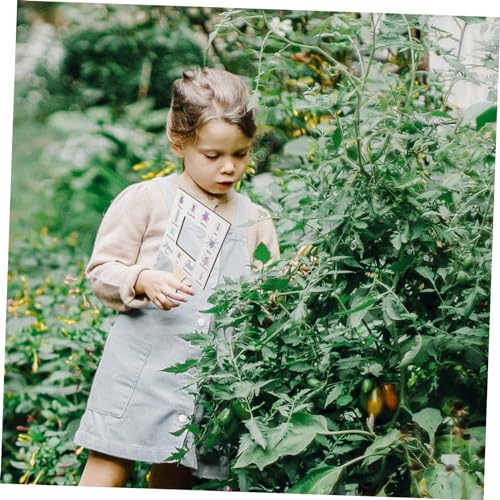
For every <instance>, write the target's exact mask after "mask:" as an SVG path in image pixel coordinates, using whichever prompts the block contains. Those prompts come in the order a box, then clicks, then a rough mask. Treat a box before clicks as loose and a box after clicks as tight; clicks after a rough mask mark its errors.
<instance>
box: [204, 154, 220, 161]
mask: <svg viewBox="0 0 500 500" xmlns="http://www.w3.org/2000/svg"><path fill="white" fill-rule="evenodd" d="M205 157H206V158H208V159H209V160H216V159H217V158H218V157H219V155H207V154H205Z"/></svg>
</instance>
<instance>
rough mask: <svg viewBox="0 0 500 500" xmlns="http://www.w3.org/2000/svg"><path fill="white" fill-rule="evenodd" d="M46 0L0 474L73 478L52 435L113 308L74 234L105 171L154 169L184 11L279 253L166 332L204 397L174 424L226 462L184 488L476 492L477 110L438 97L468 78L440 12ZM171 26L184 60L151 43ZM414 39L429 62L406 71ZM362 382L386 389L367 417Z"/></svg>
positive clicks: (419, 58)
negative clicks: (56, 36)
mask: <svg viewBox="0 0 500 500" xmlns="http://www.w3.org/2000/svg"><path fill="white" fill-rule="evenodd" d="M65 12H66V14H67V15H69V17H70V18H71V19H72V22H74V23H75V25H77V26H79V27H80V28H79V33H78V36H76V35H74V34H72V33H71V30H68V32H67V35H66V36H65V44H66V47H67V53H66V56H65V65H64V68H66V69H67V73H66V77H64V78H61V79H60V82H59V83H58V85H61V86H63V87H64V88H65V89H66V90H64V91H60V90H57V91H56V94H58V93H60V92H62V93H64V92H71V94H68V95H71V96H74V98H75V101H74V103H75V106H74V107H73V108H72V109H70V110H68V109H66V110H65V111H62V112H57V113H51V116H50V117H49V119H48V125H49V127H51V128H52V129H54V130H57V131H61V130H62V131H64V132H65V133H66V134H67V137H66V138H64V140H62V141H58V142H57V143H55V144H54V146H53V147H52V148H51V149H48V150H47V151H46V153H45V155H44V157H45V160H44V166H46V167H47V168H50V169H51V172H53V173H54V172H55V174H56V175H55V177H56V181H55V182H53V183H52V184H50V186H48V189H47V192H46V195H45V196H46V197H44V200H43V202H41V203H40V205H41V206H42V207H43V209H42V210H40V211H39V212H37V213H36V215H35V217H36V220H37V223H38V224H39V225H46V226H48V227H49V229H50V231H49V232H50V234H57V236H58V238H59V239H57V238H54V237H49V236H48V235H47V234H46V232H43V233H42V235H41V236H36V237H32V238H28V239H26V240H24V241H19V240H16V241H13V242H12V244H11V251H10V262H9V290H8V297H9V304H8V323H7V340H6V375H5V395H4V445H3V460H2V464H3V471H2V474H3V476H2V477H3V481H5V482H19V481H20V482H23V483H33V482H38V483H47V484H75V483H76V482H77V480H78V477H79V473H80V472H81V467H82V465H83V460H84V459H85V457H86V452H85V451H81V450H80V449H78V448H76V449H75V447H74V445H73V444H72V443H71V435H72V432H73V430H74V428H75V426H76V425H77V422H78V420H79V418H80V416H81V414H82V412H83V409H84V405H85V401H86V396H87V394H88V390H89V387H90V382H91V380H92V376H93V372H94V370H95V367H96V363H97V361H98V359H99V357H100V353H101V349H102V346H103V341H104V336H105V332H106V331H107V327H108V326H109V322H110V321H111V318H112V316H111V315H110V312H109V311H108V310H106V309H104V308H102V307H101V306H99V305H98V304H97V303H96V302H95V299H91V298H90V297H91V295H90V291H89V290H88V286H87V284H86V282H85V281H84V278H83V274H82V270H83V262H84V257H83V255H86V254H88V251H89V250H90V246H91V243H92V239H93V236H94V235H95V232H96V229H97V225H98V223H99V220H100V218H101V215H102V212H103V211H104V210H105V208H106V207H107V206H108V204H109V202H110V200H111V199H112V197H113V196H114V195H116V194H117V193H118V191H119V190H120V189H121V188H122V187H124V186H125V185H126V184H128V183H130V182H132V181H135V180H138V175H140V176H141V178H150V177H153V176H155V175H166V174H168V173H169V172H171V171H173V169H175V164H174V163H173V162H172V161H171V160H173V158H172V157H170V156H168V155H169V153H166V144H165V137H164V132H163V127H164V120H165V114H166V109H165V108H164V106H166V105H168V101H167V100H166V99H167V97H168V94H169V91H167V90H166V89H167V88H168V86H169V85H170V84H171V81H172V79H173V78H175V77H176V76H178V74H179V72H180V71H181V69H184V67H185V66H188V65H190V64H192V63H193V62H194V61H198V57H199V52H198V49H197V47H195V46H194V45H192V43H191V42H189V41H186V40H190V39H191V38H192V37H191V33H190V32H188V33H187V32H186V23H187V21H186V20H187V19H189V20H190V21H189V22H190V23H191V24H190V25H191V26H194V25H195V24H196V23H199V26H203V27H204V28H203V29H204V30H205V31H206V30H207V26H211V27H212V33H211V34H210V35H209V45H210V48H207V53H206V57H207V60H208V61H209V62H212V63H213V64H216V63H218V62H219V61H222V62H224V64H225V66H226V68H227V69H229V70H232V71H236V72H239V73H243V74H245V75H247V77H248V79H249V81H250V82H251V84H252V89H253V93H252V100H251V102H252V103H253V105H256V106H257V109H258V115H257V117H258V121H259V125H260V131H261V134H260V137H259V140H258V142H257V145H256V148H255V151H254V153H253V157H252V162H251V166H252V167H255V170H254V171H257V173H262V172H266V176H267V177H266V176H262V177H261V176H256V178H255V181H256V182H255V183H249V182H246V181H245V182H243V184H242V190H243V191H245V192H247V193H248V194H249V195H250V196H251V197H252V198H254V199H255V200H256V201H258V202H260V203H262V204H264V205H266V206H267V207H268V208H269V209H270V211H271V213H273V215H274V218H275V221H276V227H277V229H278V233H279V236H280V245H281V249H282V255H283V259H282V260H281V261H279V262H274V263H270V262H269V260H270V253H269V250H268V249H267V248H266V247H265V246H264V245H260V246H259V247H258V248H257V250H256V252H255V258H256V259H257V260H258V261H260V262H261V263H262V264H266V266H265V267H264V269H261V268H260V267H259V269H256V270H255V271H256V272H255V274H254V276H253V277H252V278H251V279H249V280H247V281H244V282H242V283H236V282H228V283H227V284H225V285H224V286H223V287H222V288H221V289H220V290H219V291H218V292H217V293H216V294H215V295H214V296H213V297H212V298H211V306H212V307H211V311H212V312H214V313H215V314H216V329H215V332H214V333H213V334H212V335H208V336H203V335H199V334H197V333H195V332H187V333H184V334H182V337H183V338H185V339H186V340H188V341H190V342H192V343H193V344H195V345H198V346H200V347H201V348H202V352H203V355H202V358H201V360H199V361H198V363H197V368H198V373H199V380H198V384H199V387H200V399H199V404H200V406H202V407H203V409H204V410H205V411H204V415H203V417H202V420H201V421H200V422H197V423H196V425H195V424H194V423H189V424H188V426H189V430H191V431H192V432H194V434H195V437H196V445H197V446H199V449H200V453H201V454H202V455H203V456H204V458H205V460H206V461H208V462H210V461H213V462H217V461H218V460H219V457H220V456H222V455H226V456H228V457H229V460H230V462H229V465H230V475H229V478H228V480H227V481H204V480H200V481H199V482H198V483H197V484H196V486H195V488H196V489H222V488H224V487H225V486H226V485H227V484H229V485H230V486H231V488H232V489H233V490H241V491H274V492H277V491H280V492H290V493H293V492H296V493H323V494H335V493H345V494H359V495H363V494H367V495H375V494H378V495H380V496H394V495H398V496H415V497H429V496H430V497H434V498H438V497H450V498H478V497H480V496H481V494H482V485H483V471H484V444H485V405H486V375H487V368H486V367H487V341H488V321H489V306H490V301H489V295H490V278H491V229H492V210H493V167H494V161H495V133H496V131H495V125H496V122H495V120H496V113H495V108H494V106H493V105H492V103H491V102H486V103H478V104H476V105H474V106H471V108H470V109H468V110H465V112H464V113H463V114H460V113H457V112H456V111H453V110H452V109H451V108H450V107H449V106H448V91H447V90H446V89H447V88H448V87H449V85H450V84H454V82H456V81H458V79H459V78H464V79H473V76H472V74H471V73H470V71H469V70H468V68H467V67H466V66H465V65H464V63H463V61H461V60H460V58H458V57H456V56H454V55H453V53H452V52H449V51H445V50H442V49H440V48H439V38H440V37H445V38H446V36H447V34H446V33H442V32H441V33H440V32H437V33H435V32H434V30H433V29H432V27H431V26H430V25H429V24H428V21H429V20H428V19H427V18H426V17H425V16H401V15H387V16H385V18H383V19H382V18H379V17H378V16H376V15H373V16H365V17H363V18H361V17H360V16H358V15H356V14H352V13H347V14H338V13H336V14H332V15H330V14H328V13H319V12H318V13H313V12H306V11H293V12H291V11H286V12H284V11H283V12H281V11H279V12H274V13H273V14H270V13H269V12H265V13H262V12H258V11H250V10H230V11H227V12H225V13H223V14H222V15H221V16H220V17H217V18H214V17H213V18H210V16H211V15H212V14H214V13H215V11H214V12H213V13H212V12H209V11H205V10H202V9H181V10H176V11H175V12H176V13H178V14H179V15H177V16H170V17H168V16H167V17H168V19H167V18H165V11H164V10H162V8H158V9H154V8H153V9H151V8H146V7H144V8H142V7H137V8H136V7H129V6H127V7H126V8H124V7H123V6H120V7H115V6H106V7H102V9H93V10H92V11H88V12H87V11H86V12H87V13H88V16H87V17H86V16H85V15H82V12H83V11H80V10H79V9H77V8H73V7H71V6H69V4H68V5H67V6H65ZM172 12H174V11H172ZM123 13H125V18H127V15H128V16H129V17H128V18H127V19H128V21H127V20H126V19H125V18H123V17H122V16H123ZM70 14H71V15H70ZM278 16H280V17H278ZM99 19H100V20H101V21H102V20H104V21H105V22H103V23H102V24H100V23H98V22H97V20H99ZM118 20H119V22H118ZM125 21H126V22H125ZM457 22H458V24H460V25H461V30H462V33H463V32H464V30H465V29H466V27H467V24H468V22H482V21H481V20H477V19H467V18H465V19H457ZM169 23H171V24H169ZM96 26H99V28H97V27H96ZM101 26H102V29H101ZM166 26H170V28H171V29H170V31H169V33H168V36H167V30H166V29H165V27H166ZM177 31H178V32H179V33H177ZM186 33H187V34H186ZM123 35H126V36H123ZM183 44H184V45H183ZM181 46H182V47H184V48H185V49H186V50H187V51H188V52H187V53H188V54H189V55H186V58H178V57H167V54H170V53H175V54H177V52H176V51H178V50H179V47H181ZM483 48H484V58H483V59H482V60H480V59H479V58H478V60H477V61H476V62H478V63H479V64H484V65H485V66H490V67H492V66H493V67H495V65H496V64H497V61H498V52H497V51H498V47H497V46H486V45H485V46H484V47H483ZM191 49H192V50H191ZM183 50H184V49H183ZM429 50H435V51H437V52H438V53H440V54H441V55H442V56H443V57H444V58H445V59H446V60H447V61H448V63H449V64H450V68H451V69H450V72H449V74H445V73H438V74H429V73H427V72H426V69H425V65H424V62H425V55H426V54H427V52H428V51H429ZM183 54H184V53H183ZM125 55H128V57H125ZM134 55H135V56H134ZM123 57H125V59H123ZM191 58H192V59H191ZM110 61H111V62H110ZM181 63H182V67H181V66H179V64H181ZM150 64H151V66H150ZM165 65H168V67H167V66H165ZM149 69H151V73H150V74H149ZM148 74H149V76H148ZM49 88H50V87H47V89H49ZM53 88H54V89H55V88H56V87H53ZM103 89H106V90H107V91H106V92H104V91H103ZM73 92H74V93H73ZM44 95H45V94H44ZM145 95H148V96H150V98H145ZM137 98H138V100H137V102H134V101H136V99H137ZM56 101H57V99H56ZM56 101H54V103H53V105H50V106H49V107H48V108H47V109H49V108H50V111H54V109H57V108H58V107H60V104H61V102H63V101H62V100H61V101H58V102H59V104H58V103H57V102H56ZM96 103H99V105H97V106H91V107H89V105H91V104H96ZM103 104H105V105H103ZM165 160H167V161H165ZM263 179H267V180H266V183H265V185H266V188H265V190H264V189H263V188H262V185H263V184H259V183H258V181H262V180H263ZM48 200H50V203H48ZM76 232H78V233H80V235H81V236H79V237H78V239H76V238H77V234H76ZM77 249H78V250H77ZM193 363H194V361H189V362H188V363H184V364H178V365H175V366H174V367H170V368H167V369H168V370H170V371H172V372H176V373H181V372H183V371H185V370H188V369H189V367H191V366H192V364H193ZM367 381H368V382H367ZM384 383H392V384H393V385H394V386H395V387H396V389H397V392H398V399H399V405H398V408H397V410H396V411H388V409H387V408H384V410H383V411H382V412H381V413H380V415H377V416H376V417H374V418H373V416H372V418H370V416H369V415H368V412H367V411H366V410H367V404H366V403H367V398H368V397H369V395H370V394H371V392H372V391H373V390H374V388H376V387H380V386H382V384H384ZM368 387H369V388H368ZM181 456H183V450H179V451H178V453H177V458H179V457H181ZM143 472H144V466H141V465H137V467H136V474H137V477H139V480H138V482H135V480H136V477H134V478H132V481H131V483H132V484H134V485H139V486H140V485H144V479H143V476H140V474H142V473H143Z"/></svg>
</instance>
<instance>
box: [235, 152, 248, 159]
mask: <svg viewBox="0 0 500 500" xmlns="http://www.w3.org/2000/svg"><path fill="white" fill-rule="evenodd" d="M246 155H247V153H246V151H245V152H244V153H235V155H234V156H236V157H237V158H244V157H245V156H246Z"/></svg>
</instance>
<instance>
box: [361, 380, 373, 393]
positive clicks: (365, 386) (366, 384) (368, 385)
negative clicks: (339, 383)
mask: <svg viewBox="0 0 500 500" xmlns="http://www.w3.org/2000/svg"><path fill="white" fill-rule="evenodd" d="M374 385H375V384H374V383H373V380H372V379H371V378H366V379H365V380H363V383H362V384H361V392H362V393H363V394H368V393H369V392H370V391H371V390H372V389H373V386H374Z"/></svg>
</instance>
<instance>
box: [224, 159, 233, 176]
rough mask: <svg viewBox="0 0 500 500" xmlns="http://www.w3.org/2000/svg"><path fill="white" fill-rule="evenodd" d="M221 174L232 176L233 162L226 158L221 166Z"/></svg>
mask: <svg viewBox="0 0 500 500" xmlns="http://www.w3.org/2000/svg"><path fill="white" fill-rule="evenodd" d="M222 172H223V173H226V174H232V173H233V172H234V162H233V160H232V158H227V159H226V160H225V161H224V163H223V164H222Z"/></svg>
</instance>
